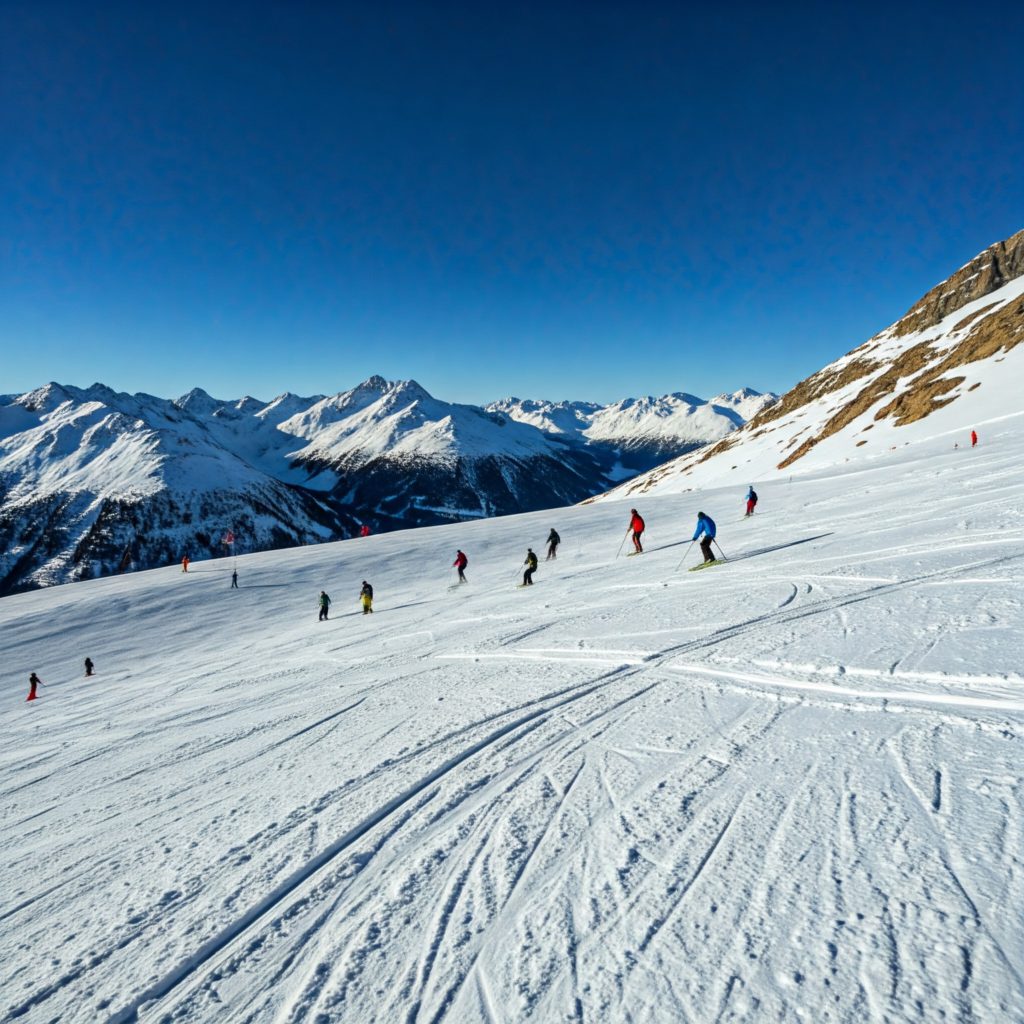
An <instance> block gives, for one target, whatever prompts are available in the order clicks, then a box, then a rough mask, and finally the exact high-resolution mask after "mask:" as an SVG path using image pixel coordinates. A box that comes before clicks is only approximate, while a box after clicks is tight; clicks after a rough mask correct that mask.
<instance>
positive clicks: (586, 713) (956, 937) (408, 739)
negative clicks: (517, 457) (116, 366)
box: [0, 417, 1024, 1024]
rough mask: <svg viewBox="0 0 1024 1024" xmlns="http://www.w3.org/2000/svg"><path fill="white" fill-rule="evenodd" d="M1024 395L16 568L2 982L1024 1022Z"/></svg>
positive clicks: (110, 1015) (96, 1004) (244, 1005)
mask: <svg viewBox="0 0 1024 1024" xmlns="http://www.w3.org/2000/svg"><path fill="white" fill-rule="evenodd" d="M1021 419H1024V417H1022V418H1017V419H1014V420H1008V421H1006V422H1004V423H1001V424H999V425H997V426H993V427H992V428H990V430H989V431H988V432H987V433H986V435H985V437H984V438H983V445H982V447H980V448H978V449H977V450H975V451H970V450H967V449H964V448H962V447H961V448H960V449H958V450H953V447H952V439H951V438H948V437H944V438H941V439H938V440H936V441H934V442H924V443H922V444H919V445H915V446H911V447H910V448H907V449H902V450H900V451H897V452H892V453H889V454H887V455H882V456H879V457H877V458H875V459H866V460H863V461H861V462H859V463H850V464H849V465H847V466H844V467H843V468H842V470H831V471H829V470H821V471H819V472H818V473H817V474H813V475H809V476H803V477H796V478H794V480H793V482H792V483H787V482H785V481H779V482H775V483H769V484H766V485H764V486H762V487H759V488H758V490H759V492H760V496H761V503H760V506H759V511H758V512H757V514H756V515H755V517H754V518H753V519H752V520H750V521H743V520H742V518H741V515H742V508H743V503H742V499H743V496H744V493H745V489H746V484H747V483H749V482H750V481H747V480H737V481H736V482H735V486H731V487H730V488H728V489H723V490H717V491H708V492H704V493H702V494H699V495H697V494H684V495H678V496H668V497H660V498H654V499H651V498H648V499H646V500H643V499H638V501H639V507H640V511H641V512H642V513H643V514H644V515H645V516H646V518H647V522H648V526H649V534H648V537H647V541H648V548H649V550H648V553H647V554H645V555H644V556H643V557H640V558H624V557H623V558H619V559H618V560H616V559H615V553H616V548H617V547H618V545H619V541H620V540H621V539H622V537H623V533H624V531H625V528H626V524H627V520H628V508H629V505H628V503H627V504H625V505H623V504H621V503H615V502H610V503H605V504H600V505H595V506H591V507H587V508H575V509H568V510H559V511H555V512H550V513H541V514H534V515H528V516H521V517H516V518H507V519H499V520H491V521H487V522H481V523H474V524H468V525H460V526H451V527H444V528H434V529H429V530H421V531H416V532H406V533H396V534H391V535H389V536H380V537H371V538H369V539H366V540H356V541H348V542H346V543H342V544H333V545H327V546H322V547H315V548H306V549H301V550H293V551H287V552H279V553H269V554H261V555H252V556H248V557H244V558H240V559H239V560H238V567H239V576H240V585H241V589H239V590H238V591H231V590H229V588H228V587H229V569H230V563H228V562H221V563H196V564H194V566H193V568H192V570H191V571H190V572H189V574H188V575H187V576H186V575H183V574H182V573H181V571H180V568H178V567H173V566H172V567H169V568H167V569H162V570H157V571H153V572H148V573H142V574H138V575H135V576H128V577H124V578H116V579H108V580H100V581H96V582H91V583H80V584H75V585H72V586H66V587H60V588H56V589H53V590H48V591H41V592H36V593H32V594H26V595H22V596H18V597H13V598H7V599H5V600H3V601H0V651H2V665H3V670H4V678H5V682H4V688H3V718H2V723H3V724H2V735H0V793H2V801H0V802H2V807H3V821H4V829H3V837H2V861H0V866H2V876H0V992H2V1002H0V1017H2V1018H3V1019H5V1020H6V1019H17V1020H25V1021H39V1022H43V1021H46V1022H49V1021H55V1020H60V1021H64V1022H68V1021H105V1020H113V1021H125V1020H134V1019H135V1018H136V1016H137V1017H139V1018H141V1019H145V1020H174V1021H268V1022H269V1021H274V1022H281V1024H284V1022H297V1021H310V1022H313V1021H316V1022H327V1021H360V1022H362V1021H380V1022H396V1021H405V1022H413V1021H418V1022H423V1024H428V1022H435V1021H440V1020H448V1021H489V1022H506V1021H522V1020H526V1019H530V1020H536V1021H545V1022H546V1021H595V1022H596V1021H602V1022H606V1021H637V1022H640V1021H672V1022H677V1021H693V1022H709V1021H717V1020H721V1021H733V1020H751V1021H754V1020H757V1021H760V1020H765V1021H768V1020H771V1021H794V1020H805V1021H809V1022H822V1021H850V1022H854V1021H857V1022H860V1021H864V1020H875V1021H883V1020H884V1021H897V1020H925V1021H938V1020H958V1021H968V1020H975V1021H1020V1020H1024V928H1022V926H1021V914H1022V908H1024V778H1022V776H1024V639H1022V636H1024V633H1022V627H1024V573H1022V569H1024V474H1022V472H1021V461H1020V458H1021V452H1022V451H1024V425H1022V423H1021ZM698 509H703V510H704V511H706V512H708V513H710V514H711V515H712V516H714V517H715V518H716V519H717V521H718V524H719V529H720V540H721V544H722V547H723V548H724V550H725V552H726V554H727V555H728V556H729V557H730V559H731V561H730V563H729V564H727V565H725V566H722V567H719V568H713V569H709V570H705V571H703V572H699V573H687V572H686V571H685V569H683V570H679V571H677V566H678V564H679V562H680V559H681V558H683V556H684V554H685V553H686V552H687V547H686V543H685V542H686V541H688V539H689V536H690V535H691V533H692V531H693V523H694V519H695V514H696V512H697V510H698ZM225 525H229V524H225ZM551 526H555V527H557V529H558V530H559V531H560V532H561V535H562V538H563V545H562V548H561V550H560V552H559V557H558V560H557V562H555V563H549V564H546V563H545V562H544V561H543V541H544V538H545V536H546V534H547V531H548V529H549V528H550V527H551ZM528 544H532V545H533V547H534V549H535V550H536V551H537V552H538V554H540V555H541V558H542V561H541V567H540V570H539V571H538V573H537V577H536V579H537V585H536V586H535V587H534V588H533V589H532V590H517V589H515V583H516V582H517V579H518V571H517V566H518V564H519V563H520V562H521V561H522V559H523V557H524V555H525V552H526V547H527V545H528ZM457 547H461V548H463V549H464V550H465V551H466V552H467V554H468V556H469V559H470V565H469V569H468V570H467V575H468V576H469V579H470V581H471V582H470V584H469V585H468V586H466V587H463V588H461V589H455V590H448V589H447V587H448V585H449V584H451V583H453V582H454V572H453V570H451V569H449V568H448V566H449V565H450V564H451V562H452V560H453V559H454V556H455V550H456V548H457ZM695 561H696V549H694V550H693V551H691V552H690V554H689V563H688V564H693V563H694V562H695ZM363 579H368V580H370V581H371V582H372V583H373V585H374V586H375V588H376V592H377V600H376V612H375V614H374V615H373V616H372V617H369V616H367V617H363V616H362V615H361V614H360V611H359V607H358V604H357V594H358V591H359V587H360V583H361V581H362V580H363ZM321 588H323V589H326V590H327V591H328V593H329V594H330V595H331V597H332V599H333V601H334V605H333V609H332V613H333V614H332V617H331V619H330V621H329V622H326V623H319V622H317V594H318V592H319V591H320V590H321ZM86 655H90V656H91V657H92V658H93V659H94V661H95V662H96V665H97V671H98V674H97V676H96V677H95V678H94V679H90V680H88V681H86V680H85V679H84V678H82V670H81V663H82V660H83V659H84V657H85V656H86ZM32 670H35V671H37V672H38V673H39V675H40V677H41V678H42V680H43V681H44V683H45V684H46V685H45V687H44V688H43V689H41V690H40V699H39V700H38V701H36V702H35V703H31V704H30V703H25V700H24V698H25V695H26V693H27V678H28V674H29V672H30V671H32Z"/></svg>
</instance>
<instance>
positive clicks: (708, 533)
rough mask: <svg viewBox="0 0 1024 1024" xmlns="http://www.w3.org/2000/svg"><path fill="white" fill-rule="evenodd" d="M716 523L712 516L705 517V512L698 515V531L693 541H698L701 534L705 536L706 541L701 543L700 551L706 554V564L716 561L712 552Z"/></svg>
mask: <svg viewBox="0 0 1024 1024" xmlns="http://www.w3.org/2000/svg"><path fill="white" fill-rule="evenodd" d="M715 533H716V530H715V521H714V520H713V519H712V518H711V516H706V515H704V513H703V512H698V513H697V529H696V530H694V532H693V539H694V540H696V539H697V538H698V537H699V536H701V534H703V535H704V539H703V540H702V541H701V542H700V549H701V551H702V552H703V553H704V564H705V565H707V563H708V562H713V561H714V560H715V556H714V553H713V552H712V550H711V542H712V541H713V540H714V539H715Z"/></svg>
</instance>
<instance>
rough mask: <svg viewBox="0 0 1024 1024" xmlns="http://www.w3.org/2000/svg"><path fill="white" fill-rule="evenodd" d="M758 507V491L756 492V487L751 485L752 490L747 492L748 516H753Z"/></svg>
mask: <svg viewBox="0 0 1024 1024" xmlns="http://www.w3.org/2000/svg"><path fill="white" fill-rule="evenodd" d="M756 506H757V491H755V490H754V485H753V484H751V485H750V490H748V491H747V515H748V516H752V515H753V514H754V509H755V507H756Z"/></svg>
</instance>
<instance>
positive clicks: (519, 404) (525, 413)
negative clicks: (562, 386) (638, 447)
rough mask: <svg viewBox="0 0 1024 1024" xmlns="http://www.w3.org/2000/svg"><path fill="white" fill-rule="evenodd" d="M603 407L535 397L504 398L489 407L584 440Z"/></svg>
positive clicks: (520, 419) (540, 427)
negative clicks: (584, 433) (586, 431)
mask: <svg viewBox="0 0 1024 1024" xmlns="http://www.w3.org/2000/svg"><path fill="white" fill-rule="evenodd" d="M601 408H602V406H600V405H597V404H596V403H594V402H546V401H544V400H543V399H539V400H538V399H532V398H526V399H523V398H502V399H500V400H499V401H497V402H491V404H490V405H488V406H487V410H488V411H489V412H495V413H499V414H501V415H503V416H507V417H508V418H509V419H513V420H516V421H517V422H519V423H529V424H530V425H531V426H534V427H536V428H537V429H538V430H543V431H544V432H545V433H547V434H563V435H565V436H566V437H568V438H571V439H574V440H582V439H583V431H584V430H586V429H587V427H588V426H590V422H591V420H592V419H593V417H594V414H595V413H597V412H599V411H600V410H601Z"/></svg>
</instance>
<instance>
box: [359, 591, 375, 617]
mask: <svg viewBox="0 0 1024 1024" xmlns="http://www.w3.org/2000/svg"><path fill="white" fill-rule="evenodd" d="M361 600H362V602H363V614H364V615H369V614H370V613H371V612H372V611H373V598H372V597H370V596H369V595H367V594H363V596H362V598H361Z"/></svg>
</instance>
